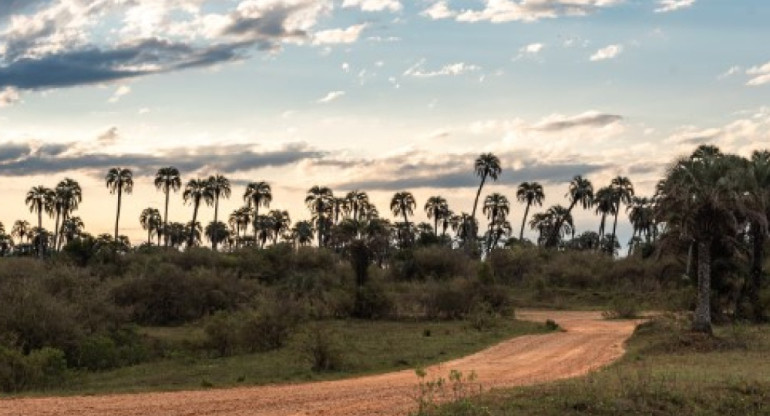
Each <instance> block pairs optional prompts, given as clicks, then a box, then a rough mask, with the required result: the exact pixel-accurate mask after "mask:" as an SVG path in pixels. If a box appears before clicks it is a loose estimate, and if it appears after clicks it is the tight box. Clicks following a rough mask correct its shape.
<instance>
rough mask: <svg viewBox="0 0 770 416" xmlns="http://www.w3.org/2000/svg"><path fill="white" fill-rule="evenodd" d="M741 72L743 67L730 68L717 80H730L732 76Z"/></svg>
mask: <svg viewBox="0 0 770 416" xmlns="http://www.w3.org/2000/svg"><path fill="white" fill-rule="evenodd" d="M739 72H741V67H740V66H737V65H736V66H731V67H730V68H728V69H727V71H725V72H723V73H721V74H719V76H718V77H717V79H725V78H729V77H731V76H733V75H735V74H738V73H739Z"/></svg>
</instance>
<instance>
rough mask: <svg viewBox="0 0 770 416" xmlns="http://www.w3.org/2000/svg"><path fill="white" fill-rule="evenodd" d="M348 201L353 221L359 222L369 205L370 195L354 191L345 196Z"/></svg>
mask: <svg viewBox="0 0 770 416" xmlns="http://www.w3.org/2000/svg"><path fill="white" fill-rule="evenodd" d="M345 199H347V201H348V204H347V205H348V208H349V209H350V211H351V212H352V213H353V220H354V221H359V220H360V219H361V216H362V214H363V213H364V211H365V209H366V207H367V206H368V205H369V195H367V194H366V192H362V191H359V190H357V189H356V190H353V191H350V192H348V193H347V195H345Z"/></svg>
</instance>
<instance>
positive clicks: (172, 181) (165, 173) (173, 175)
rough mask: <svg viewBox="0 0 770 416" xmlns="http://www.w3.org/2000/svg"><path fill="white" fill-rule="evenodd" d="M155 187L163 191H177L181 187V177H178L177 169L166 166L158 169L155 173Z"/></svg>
mask: <svg viewBox="0 0 770 416" xmlns="http://www.w3.org/2000/svg"><path fill="white" fill-rule="evenodd" d="M154 183H155V187H156V188H157V189H158V190H162V191H163V192H168V191H174V192H176V191H178V190H179V189H180V188H181V187H182V179H181V178H180V177H179V169H177V168H175V167H173V166H168V167H165V168H160V169H158V172H157V173H156V174H155V181H154Z"/></svg>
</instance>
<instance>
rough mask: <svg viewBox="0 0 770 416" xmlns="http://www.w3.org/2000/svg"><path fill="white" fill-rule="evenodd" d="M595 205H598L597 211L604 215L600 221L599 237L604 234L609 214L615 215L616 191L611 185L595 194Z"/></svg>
mask: <svg viewBox="0 0 770 416" xmlns="http://www.w3.org/2000/svg"><path fill="white" fill-rule="evenodd" d="M593 205H594V207H596V213H597V214H600V215H601V216H602V219H601V221H600V223H599V238H601V237H603V236H604V225H605V223H606V220H607V215H615V214H616V213H617V212H616V210H615V191H614V190H613V189H612V187H611V186H604V187H602V188H599V190H597V191H596V195H594V200H593Z"/></svg>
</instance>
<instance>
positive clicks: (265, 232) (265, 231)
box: [254, 215, 273, 248]
mask: <svg viewBox="0 0 770 416" xmlns="http://www.w3.org/2000/svg"><path fill="white" fill-rule="evenodd" d="M256 224H257V235H256V238H257V239H256V240H255V241H254V243H255V244H256V242H257V241H259V247H260V248H264V247H265V243H266V242H267V239H268V238H270V236H272V235H273V218H272V217H271V216H269V215H260V216H258V217H257V222H256Z"/></svg>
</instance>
